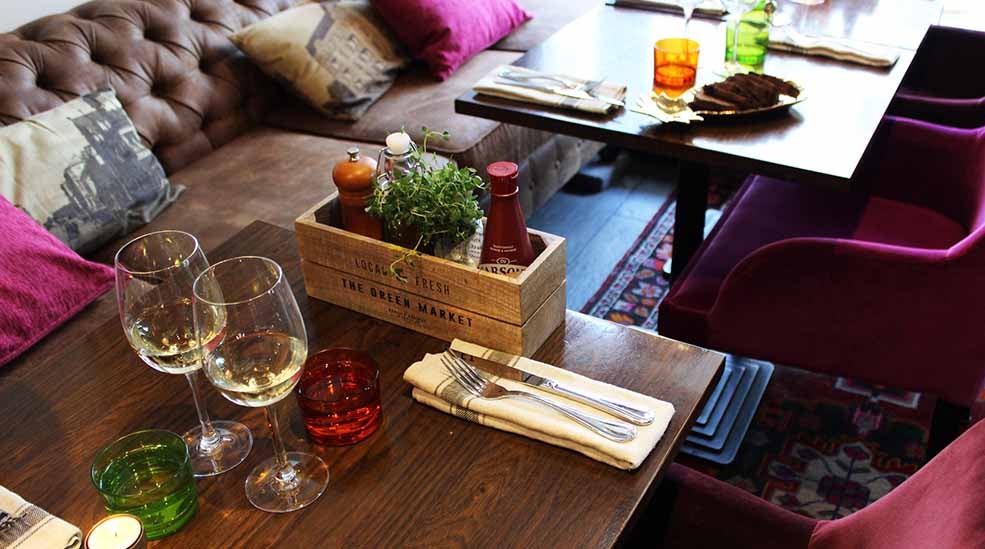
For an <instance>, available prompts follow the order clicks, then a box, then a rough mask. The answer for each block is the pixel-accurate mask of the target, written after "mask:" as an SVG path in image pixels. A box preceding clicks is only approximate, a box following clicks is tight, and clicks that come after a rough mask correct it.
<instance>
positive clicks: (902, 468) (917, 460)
mask: <svg viewBox="0 0 985 549" xmlns="http://www.w3.org/2000/svg"><path fill="white" fill-rule="evenodd" d="M735 188H737V185H736V182H735V181H728V180H717V181H713V183H712V185H711V186H710V192H709V197H708V200H709V205H710V207H715V208H720V207H722V206H723V205H724V204H725V203H726V202H727V200H728V198H729V196H731V194H732V192H734V190H735ZM673 220H674V201H673V199H671V200H669V201H668V202H667V203H665V204H664V205H663V206H662V207H661V209H660V210H659V211H658V212H657V213H656V215H654V217H653V219H652V220H651V221H650V223H649V224H648V225H647V227H646V228H645V229H644V230H643V232H642V233H641V234H640V236H639V238H637V240H636V242H635V243H634V245H633V246H632V248H630V249H629V251H627V252H626V254H625V256H624V257H623V259H622V260H621V261H620V262H619V263H618V264H617V265H616V267H615V269H613V271H612V273H611V274H610V275H609V277H608V278H607V279H606V281H605V283H604V284H603V285H602V287H601V288H599V290H598V292H596V294H595V296H594V297H592V299H590V300H589V301H588V303H587V304H586V305H585V306H584V307H583V308H582V312H585V313H588V314H591V315H593V316H597V317H600V318H605V319H608V320H611V321H613V322H618V323H621V324H627V325H633V326H639V327H641V328H645V329H650V330H655V329H656V325H657V306H658V305H659V303H660V300H661V299H663V297H664V295H665V294H666V293H667V290H668V288H669V282H668V281H667V280H666V278H665V277H664V276H663V273H662V269H663V265H664V263H665V262H666V261H667V259H668V258H669V257H670V252H671V248H672V246H673V241H674V236H673ZM933 405H934V401H933V399H931V398H923V397H921V395H919V394H916V393H907V392H901V391H892V390H888V389H879V388H876V387H871V386H868V385H865V384H862V383H858V382H855V381H852V380H848V379H844V378H835V377H830V376H825V375H821V374H815V373H812V372H806V371H803V370H798V369H795V368H786V367H783V366H779V365H777V367H776V371H775V372H774V374H773V379H772V380H771V381H770V385H769V387H768V388H767V390H766V394H765V395H764V396H763V401H762V402H761V403H760V406H759V409H758V411H757V413H756V417H755V419H753V423H752V426H751V427H750V429H749V432H748V434H747V435H746V438H745V440H744V441H743V443H742V447H741V448H740V450H739V454H738V456H737V457H736V459H735V461H733V462H732V463H731V464H729V465H727V466H719V465H716V464H713V463H710V462H707V461H704V460H700V459H697V458H692V457H688V456H683V455H682V456H681V457H679V458H678V461H679V462H681V463H684V464H686V465H688V466H689V467H692V468H695V469H698V470H700V471H703V472H705V473H707V474H709V475H712V476H714V477H716V478H719V479H721V480H724V481H727V482H730V483H732V484H734V485H736V486H739V487H741V488H743V489H745V490H748V491H749V492H752V493H753V494H756V495H758V496H760V497H762V498H764V499H766V500H768V501H771V502H773V503H775V504H777V505H780V506H782V507H785V508H787V509H789V510H791V511H794V512H797V513H800V514H803V515H806V516H809V517H813V518H817V519H830V518H837V517H842V516H845V515H848V514H850V513H852V512H854V511H857V510H858V509H861V508H863V507H865V506H866V505H868V504H869V503H871V502H873V501H875V500H877V499H878V498H880V497H882V496H883V495H885V494H887V493H888V492H889V491H890V490H891V489H892V488H893V487H895V486H898V485H899V484H900V483H901V482H903V481H904V480H905V479H906V478H907V477H908V476H909V475H911V474H913V473H914V472H915V471H916V470H917V469H918V468H919V467H920V466H921V465H922V464H923V463H924V460H925V457H924V456H925V450H926V441H927V433H928V432H929V426H930V420H931V415H932V413H933Z"/></svg>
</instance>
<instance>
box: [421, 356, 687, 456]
mask: <svg viewBox="0 0 985 549" xmlns="http://www.w3.org/2000/svg"><path fill="white" fill-rule="evenodd" d="M452 349H455V350H460V351H463V352H466V353H467V354H472V355H477V356H489V355H488V354H487V353H493V352H494V351H490V350H489V349H486V348H485V347H481V346H478V345H473V344H471V343H465V342H462V341H459V340H455V342H454V343H452ZM507 356H511V357H512V355H507ZM440 357H441V355H433V354H429V355H426V356H425V357H424V359H423V360H421V361H419V362H415V363H414V364H412V365H411V366H410V368H408V369H407V371H406V372H404V380H405V381H407V382H408V383H410V384H411V385H413V386H414V390H413V396H414V400H417V401H418V402H421V403H423V404H427V405H428V406H431V407H432V408H436V409H438V410H441V411H442V412H445V413H449V414H452V415H454V416H457V417H460V418H462V419H466V420H468V421H471V422H474V423H478V424H480V425H485V426H487V427H493V428H495V429H499V430H501V431H508V432H510V433H516V434H519V435H523V436H525V437H529V438H532V439H536V440H539V441H541V442H546V443H548V444H553V445H555V446H561V447H563V448H569V449H571V450H574V451H576V452H579V453H582V454H584V455H586V456H588V457H590V458H592V459H594V460H597V461H601V462H603V463H607V464H609V465H612V466H613V467H618V468H619V469H626V470H633V469H636V468H637V467H639V466H640V464H641V463H643V460H644V459H646V457H647V456H648V455H650V452H651V451H652V450H653V448H654V446H656V445H657V442H659V441H660V438H661V437H662V436H663V434H664V431H666V430H667V425H668V424H670V418H671V417H672V416H673V415H674V406H673V405H672V404H670V403H669V402H663V401H661V400H657V399H655V398H652V397H648V396H645V395H641V394H639V393H635V392H633V391H630V390H627V389H623V388H621V387H616V386H613V385H609V384H607V383H602V382H600V381H595V380H593V379H589V378H587V377H585V376H582V375H578V374H575V373H573V372H569V371H567V370H562V369H560V368H555V367H554V366H549V365H547V364H544V363H542V362H537V361H535V360H531V359H529V358H522V357H519V358H515V364H516V365H517V366H520V367H521V368H522V369H524V370H526V371H528V372H531V373H534V374H537V375H541V376H543V377H549V378H551V379H554V380H557V381H560V382H562V383H564V384H566V385H569V386H571V387H579V388H583V389H585V390H586V391H590V392H591V393H593V394H596V395H599V396H603V397H609V398H612V399H618V400H620V401H622V402H625V403H627V404H630V405H633V406H636V407H639V408H644V409H646V410H650V411H652V412H654V415H655V416H656V419H655V420H654V421H653V423H651V424H650V425H646V426H637V429H638V434H637V435H636V438H634V439H633V440H631V441H629V442H614V441H611V440H609V439H607V438H605V437H602V436H600V435H597V434H595V433H594V432H592V431H590V430H588V429H586V428H585V427H582V426H581V425H580V424H578V423H575V422H574V421H572V420H570V419H568V418H566V417H565V416H563V415H561V414H559V413H558V412H555V411H554V410H551V409H550V408H547V407H546V406H543V405H541V404H537V403H535V402H532V401H528V400H526V399H521V398H505V399H499V400H491V399H484V398H479V397H476V396H475V395H473V394H472V393H469V392H468V391H466V390H465V389H464V388H462V386H461V385H459V384H458V382H457V381H455V379H454V378H453V377H452V375H451V374H450V373H449V372H448V370H446V369H445V367H444V365H443V364H442V363H441V360H440ZM483 375H484V376H485V377H487V378H488V379H491V380H493V381H495V382H496V383H499V384H500V385H502V386H504V387H506V388H507V389H517V390H522V391H529V392H535V393H538V394H540V396H546V397H547V398H551V399H555V400H557V401H558V402H560V403H562V404H564V405H567V406H570V407H573V408H578V409H580V410H583V411H585V412H588V413H592V414H596V415H599V416H602V417H606V418H607V419H609V418H611V416H608V415H607V414H605V413H604V412H601V411H598V410H596V409H594V408H591V407H588V406H584V405H582V404H579V403H577V402H575V401H571V400H567V399H565V398H563V397H560V396H556V395H552V394H550V393H547V392H543V391H539V390H538V389H535V388H532V387H530V386H528V385H524V384H522V383H519V382H515V381H512V380H509V379H503V378H499V377H496V376H493V375H491V374H489V373H486V372H483ZM612 419H614V418H612Z"/></svg>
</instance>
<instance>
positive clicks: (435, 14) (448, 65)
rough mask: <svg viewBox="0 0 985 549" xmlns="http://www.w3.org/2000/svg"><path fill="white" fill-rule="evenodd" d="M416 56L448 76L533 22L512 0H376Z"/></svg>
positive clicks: (433, 72) (381, 11)
mask: <svg viewBox="0 0 985 549" xmlns="http://www.w3.org/2000/svg"><path fill="white" fill-rule="evenodd" d="M372 4H373V7H375V8H376V11H377V12H379V14H380V16H381V17H383V20H384V21H386V22H387V24H388V25H390V28H391V29H392V30H393V32H394V34H396V35H397V37H398V38H399V39H400V41H401V42H403V43H404V45H405V46H406V47H407V49H408V50H410V53H411V55H413V56H414V57H415V58H417V59H420V60H422V61H424V62H425V63H427V64H428V66H429V67H430V69H431V73H432V74H434V75H435V76H437V77H438V78H440V79H442V80H444V79H446V78H448V77H449V76H451V74H452V73H453V72H455V70H457V69H458V67H461V66H462V65H463V64H464V63H465V62H466V61H468V60H469V59H471V58H472V57H473V56H474V55H475V54H477V53H479V52H481V51H482V50H484V49H486V48H488V47H489V46H491V45H493V44H495V43H496V42H498V41H499V40H500V39H501V38H503V37H504V36H506V35H507V34H510V33H511V32H513V30H514V29H516V28H517V27H519V26H520V25H522V24H523V23H525V22H527V21H528V20H530V18H531V16H530V14H529V13H527V12H526V11H524V9H523V8H521V7H520V6H518V5H517V4H516V2H514V1H513V0H372Z"/></svg>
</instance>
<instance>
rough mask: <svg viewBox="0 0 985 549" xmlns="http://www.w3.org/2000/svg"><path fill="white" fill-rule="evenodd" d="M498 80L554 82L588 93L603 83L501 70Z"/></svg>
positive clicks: (602, 79) (553, 75)
mask: <svg viewBox="0 0 985 549" xmlns="http://www.w3.org/2000/svg"><path fill="white" fill-rule="evenodd" d="M499 77H500V78H505V79H506V80H515V81H517V82H528V83H531V84H532V83H535V82H537V81H538V80H540V81H548V82H554V83H555V84H557V85H559V86H563V87H565V88H569V89H582V90H585V91H587V92H589V93H591V92H592V91H593V90H595V89H596V88H598V87H599V86H601V85H602V82H605V77H604V76H603V77H602V78H599V79H598V80H586V81H581V80H575V79H574V78H571V77H566V76H562V75H559V74H530V73H526V72H520V71H511V70H509V69H503V70H502V71H500V72H499Z"/></svg>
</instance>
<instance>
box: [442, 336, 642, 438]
mask: <svg viewBox="0 0 985 549" xmlns="http://www.w3.org/2000/svg"><path fill="white" fill-rule="evenodd" d="M449 352H450V353H451V354H452V355H454V356H456V357H458V358H460V359H462V360H464V361H465V362H467V363H469V364H471V365H473V366H475V367H476V368H478V369H480V370H482V371H484V372H488V373H490V374H493V375H497V376H499V377H503V378H506V379H511V380H513V381H518V382H520V383H523V384H524V385H529V386H531V387H536V388H537V389H541V390H544V391H547V392H549V393H553V394H555V395H558V396H562V397H564V398H567V399H569V400H573V401H575V402H580V403H582V404H585V405H587V406H591V407H592V408H595V409H596V410H599V411H602V412H605V413H607V414H610V415H612V416H615V417H618V418H620V419H624V420H626V421H629V422H630V423H634V424H636V425H649V424H651V423H653V420H654V415H653V412H650V411H647V410H640V409H639V408H636V407H634V406H630V405H628V404H624V403H621V402H616V401H614V400H612V399H609V398H605V397H601V396H598V395H594V394H592V393H590V392H588V391H584V390H582V389H574V388H572V387H571V386H569V385H565V384H563V383H560V382H558V381H555V380H553V379H549V378H546V377H542V376H538V375H537V374H533V373H530V372H527V371H525V370H523V369H521V368H517V367H516V366H510V365H507V364H503V363H500V362H494V361H493V360H489V359H486V358H482V357H478V356H473V355H470V354H468V353H464V352H462V351H459V350H457V349H449ZM497 358H499V357H497Z"/></svg>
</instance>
